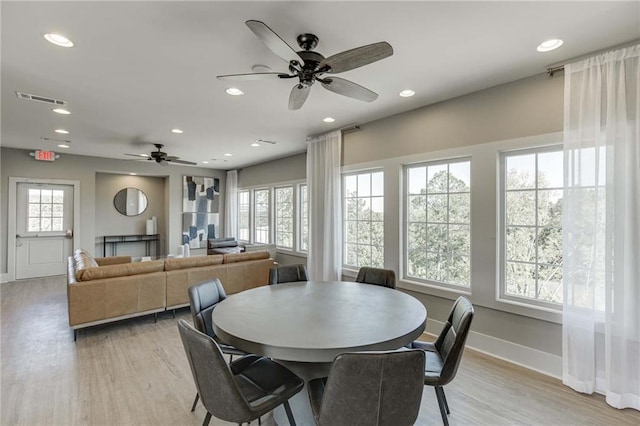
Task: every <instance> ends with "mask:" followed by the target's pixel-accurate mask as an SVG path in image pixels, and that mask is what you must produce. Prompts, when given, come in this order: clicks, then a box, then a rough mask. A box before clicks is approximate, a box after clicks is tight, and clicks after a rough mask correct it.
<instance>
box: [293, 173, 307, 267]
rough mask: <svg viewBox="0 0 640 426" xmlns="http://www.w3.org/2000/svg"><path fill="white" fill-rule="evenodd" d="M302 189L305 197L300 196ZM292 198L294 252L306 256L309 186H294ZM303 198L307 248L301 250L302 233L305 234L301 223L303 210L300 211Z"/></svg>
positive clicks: (300, 184) (304, 184)
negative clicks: (294, 218)
mask: <svg viewBox="0 0 640 426" xmlns="http://www.w3.org/2000/svg"><path fill="white" fill-rule="evenodd" d="M302 188H305V191H306V197H303V196H302ZM294 196H295V197H296V215H295V216H296V225H297V228H296V238H295V240H296V251H297V252H298V253H304V254H307V253H309V186H308V184H307V183H306V182H305V183H298V184H297V185H296V191H295V194H294ZM305 198H306V213H307V214H306V219H307V226H306V235H307V248H306V249H305V248H303V247H302V241H303V236H304V232H305V226H304V222H303V219H304V218H303V215H302V213H303V209H302V204H303V203H304V202H305Z"/></svg>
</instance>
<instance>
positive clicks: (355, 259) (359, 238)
mask: <svg viewBox="0 0 640 426" xmlns="http://www.w3.org/2000/svg"><path fill="white" fill-rule="evenodd" d="M342 193H343V194H344V195H343V197H344V200H343V206H344V207H343V208H344V227H343V241H344V251H343V264H344V265H345V266H346V267H356V268H357V267H360V266H373V267H377V268H382V267H384V175H383V172H367V173H357V174H349V175H345V176H344V177H343V191H342Z"/></svg>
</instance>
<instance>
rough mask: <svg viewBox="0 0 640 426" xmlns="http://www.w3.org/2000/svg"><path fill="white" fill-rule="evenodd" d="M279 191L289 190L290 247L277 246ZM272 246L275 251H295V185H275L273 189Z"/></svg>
mask: <svg viewBox="0 0 640 426" xmlns="http://www.w3.org/2000/svg"><path fill="white" fill-rule="evenodd" d="M279 189H291V247H287V246H279V245H278V213H277V212H278V196H277V192H278V190H279ZM272 193H273V202H272V203H271V204H272V205H273V207H272V211H273V222H272V225H273V244H274V245H275V246H276V249H277V250H282V251H287V252H293V251H294V250H295V249H296V235H297V221H298V220H297V217H296V216H297V209H296V185H293V184H288V185H276V186H274V187H273V191H272Z"/></svg>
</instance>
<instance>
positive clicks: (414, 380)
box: [307, 349, 425, 426]
mask: <svg viewBox="0 0 640 426" xmlns="http://www.w3.org/2000/svg"><path fill="white" fill-rule="evenodd" d="M424 361H425V355H424V351H421V350H411V349H409V350H403V351H390V352H354V353H344V354H341V355H338V356H337V357H336V359H335V360H334V362H333V365H332V366H331V371H330V372H329V377H328V378H326V379H323V378H320V379H313V380H311V381H310V382H309V383H308V385H307V386H308V391H309V400H310V402H311V408H312V411H313V415H314V419H315V421H316V424H318V425H354V424H360V425H379V426H384V425H393V426H401V425H412V424H414V423H415V421H416V419H417V418H418V412H419V411H420V401H421V399H422V390H423V389H424V384H423V380H422V374H423V371H424Z"/></svg>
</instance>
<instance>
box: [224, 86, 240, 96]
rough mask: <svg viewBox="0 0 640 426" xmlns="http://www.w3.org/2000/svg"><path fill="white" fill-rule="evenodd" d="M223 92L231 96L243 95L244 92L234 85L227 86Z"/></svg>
mask: <svg viewBox="0 0 640 426" xmlns="http://www.w3.org/2000/svg"><path fill="white" fill-rule="evenodd" d="M225 92H227V94H229V95H231V96H240V95H244V92H243V91H242V90H240V89H238V88H236V87H229V88H228V89H227V90H225Z"/></svg>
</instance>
